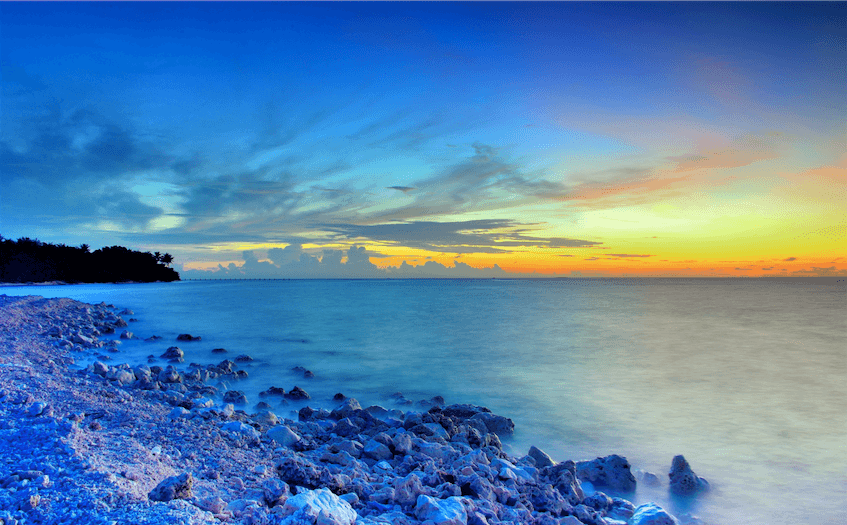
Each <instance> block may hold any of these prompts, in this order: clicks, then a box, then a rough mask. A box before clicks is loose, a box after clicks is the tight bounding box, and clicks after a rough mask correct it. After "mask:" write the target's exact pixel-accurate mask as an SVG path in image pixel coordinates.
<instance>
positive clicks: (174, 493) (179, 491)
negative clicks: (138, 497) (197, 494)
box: [148, 472, 194, 501]
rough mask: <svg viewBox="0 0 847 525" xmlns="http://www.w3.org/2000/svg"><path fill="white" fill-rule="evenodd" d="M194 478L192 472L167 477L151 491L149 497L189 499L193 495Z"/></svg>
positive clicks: (156, 499) (153, 499)
mask: <svg viewBox="0 0 847 525" xmlns="http://www.w3.org/2000/svg"><path fill="white" fill-rule="evenodd" d="M193 484H194V478H193V477H192V476H191V473H190V472H185V473H183V474H180V475H179V476H171V477H169V478H165V479H164V480H162V482H161V483H159V484H158V485H156V488H154V489H153V490H151V491H150V494H149V495H148V497H149V498H150V500H152V501H171V500H174V499H189V498H191V497H192V494H191V486H192V485H193Z"/></svg>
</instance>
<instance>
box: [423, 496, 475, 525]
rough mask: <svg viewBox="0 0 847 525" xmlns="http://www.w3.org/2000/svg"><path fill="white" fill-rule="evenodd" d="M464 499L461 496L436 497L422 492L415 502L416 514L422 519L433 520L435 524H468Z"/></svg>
mask: <svg viewBox="0 0 847 525" xmlns="http://www.w3.org/2000/svg"><path fill="white" fill-rule="evenodd" d="M463 499H464V498H462V497H460V496H451V497H449V498H447V499H435V498H433V497H431V496H425V495H423V494H421V495H420V496H418V501H417V502H416V503H415V516H416V517H417V518H418V519H419V520H421V521H432V522H433V523H434V524H435V525H467V523H468V513H467V511H466V510H465V506H464V504H463V503H462V501H463Z"/></svg>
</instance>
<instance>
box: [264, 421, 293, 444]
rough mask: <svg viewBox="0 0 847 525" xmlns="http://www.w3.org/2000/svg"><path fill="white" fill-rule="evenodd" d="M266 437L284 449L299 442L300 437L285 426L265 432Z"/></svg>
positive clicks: (278, 426)
mask: <svg viewBox="0 0 847 525" xmlns="http://www.w3.org/2000/svg"><path fill="white" fill-rule="evenodd" d="M267 434H268V437H269V438H271V439H273V440H274V441H276V442H277V443H279V444H280V445H282V446H284V447H290V446H291V445H293V444H294V443H297V442H298V441H300V436H298V435H297V434H295V433H294V431H293V430H291V429H290V428H288V427H287V426H285V425H277V426H275V427H273V428H272V429H270V430H268V432H267Z"/></svg>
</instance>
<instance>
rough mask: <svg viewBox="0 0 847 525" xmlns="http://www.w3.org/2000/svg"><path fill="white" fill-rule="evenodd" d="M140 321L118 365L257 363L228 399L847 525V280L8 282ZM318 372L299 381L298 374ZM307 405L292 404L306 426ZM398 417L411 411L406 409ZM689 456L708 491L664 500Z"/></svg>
mask: <svg viewBox="0 0 847 525" xmlns="http://www.w3.org/2000/svg"><path fill="white" fill-rule="evenodd" d="M0 293H5V294H8V295H32V294H36V295H43V296H45V297H72V298H74V299H79V300H82V301H86V302H91V303H99V302H101V301H105V302H107V303H113V304H115V305H116V306H118V307H120V308H131V309H132V310H134V312H135V316H134V317H136V318H138V319H139V321H138V322H136V323H132V324H130V330H132V331H133V332H134V333H135V334H136V335H138V336H140V337H142V338H144V337H148V336H150V335H153V334H158V335H162V336H164V337H165V338H164V339H163V340H162V341H159V342H157V343H145V342H143V341H131V342H128V343H126V344H124V345H123V347H122V348H123V350H122V353H119V354H114V360H113V362H114V363H121V362H124V361H127V362H130V363H138V362H143V361H144V358H145V356H147V355H148V354H154V355H159V354H161V353H162V351H164V349H165V348H167V347H168V346H171V345H173V344H176V343H175V337H176V335H177V334H179V333H186V332H187V333H191V334H193V335H200V336H202V338H203V339H202V341H199V342H192V343H178V345H179V346H180V347H181V348H182V349H183V350H185V351H186V361H187V362H199V363H212V362H218V361H220V360H221V359H223V357H221V356H220V355H213V354H211V349H212V348H216V347H223V348H226V349H228V350H229V353H228V354H227V355H226V356H225V357H227V358H230V359H232V358H234V357H235V356H236V355H238V354H240V353H246V354H249V355H251V356H252V357H253V358H254V359H255V361H254V362H252V363H249V364H246V365H243V366H242V368H244V369H246V370H247V371H248V372H249V373H250V378H249V379H248V380H246V381H243V382H239V383H237V384H232V385H229V386H230V388H236V389H239V390H243V391H245V392H246V393H247V395H248V398H249V400H250V403H251V406H252V404H255V403H256V402H258V401H259V399H260V398H259V397H258V392H259V391H261V390H264V389H266V388H267V387H269V386H271V385H275V386H281V387H283V388H285V389H286V390H288V389H290V388H291V387H292V386H294V385H295V384H296V385H299V386H301V387H302V388H304V389H305V390H307V391H308V392H309V393H310V394H311V395H312V397H313V400H312V401H310V402H309V403H308V404H310V405H311V406H313V407H314V406H327V407H330V408H331V406H332V403H331V401H330V400H329V399H330V398H331V396H332V395H333V394H334V393H336V392H342V393H344V394H345V395H347V396H352V397H355V398H357V399H358V400H359V401H360V402H361V403H362V405H363V406H366V405H368V404H381V405H383V406H386V407H393V406H394V405H393V404H392V403H393V401H392V400H391V398H390V395H391V394H392V393H394V392H398V391H399V392H402V393H403V394H404V395H405V396H406V397H407V398H409V399H412V400H415V401H417V400H421V399H429V398H431V397H432V396H435V395H442V396H444V398H445V399H446V401H447V403H474V404H480V405H484V406H487V407H489V408H491V409H492V411H494V412H495V413H497V414H500V415H504V416H508V417H511V418H512V419H513V420H514V421H515V424H516V434H515V437H514V438H513V439H511V440H509V441H507V442H506V444H507V445H508V447H509V451H510V453H512V454H514V455H523V454H525V453H526V451H527V449H528V448H529V446H530V445H532V444H534V445H536V446H538V447H540V448H541V449H542V450H545V451H546V452H548V453H549V454H551V455H552V456H553V457H554V459H557V460H565V459H575V460H578V459H590V458H593V457H596V456H604V455H608V454H612V453H617V454H621V455H624V456H626V457H627V458H628V459H629V460H630V462H631V463H632V465H633V466H634V467H635V468H638V469H643V470H647V471H651V472H654V473H656V474H658V475H659V476H660V478H662V479H663V481H664V484H663V486H662V487H660V488H656V489H650V488H647V487H644V486H639V489H638V491H637V492H636V494H635V495H629V496H628V497H629V498H630V499H632V500H634V502H635V503H643V502H645V501H656V502H658V503H660V504H661V505H663V506H665V507H666V508H668V509H669V510H670V511H671V512H673V513H676V514H678V515H684V514H692V515H696V516H699V517H700V518H701V519H703V520H704V522H706V523H710V524H722V525H736V524H739V525H740V524H750V523H758V524H765V523H767V524H797V523H833V524H835V523H847V460H845V457H847V343H845V341H847V293H845V284H844V282H843V281H841V282H835V281H834V280H829V281H812V280H807V281H804V282H797V281H794V282H792V281H760V280H740V279H732V280H680V279H667V280H658V279H655V280H618V279H610V280H589V279H585V280H373V281H370V280H361V281H357V280H352V281H347V280H326V281H206V282H181V283H171V284H158V283H157V284H123V285H76V286H43V287H42V286H39V287H6V288H0ZM297 365H300V366H304V367H306V368H307V369H310V370H312V371H313V372H314V373H315V375H316V377H315V378H314V379H303V377H302V375H299V376H298V375H297V374H296V373H295V372H292V371H291V368H292V367H293V366H297ZM303 404H305V403H292V404H290V405H288V406H280V407H278V408H277V410H276V411H277V413H278V415H280V416H284V417H296V416H294V411H296V410H297V409H299V408H300V407H301V406H303ZM404 409H405V408H404ZM676 454H684V455H685V457H686V458H687V459H688V460H689V462H690V463H691V464H692V467H693V468H694V470H695V471H696V472H697V474H698V475H700V476H703V477H705V478H706V479H708V480H709V482H710V483H711V485H712V490H711V491H710V492H709V493H707V494H704V495H701V496H699V497H697V498H693V499H679V498H671V497H669V496H668V493H667V475H666V474H667V471H668V469H669V467H670V463H671V458H672V457H673V456H674V455H676Z"/></svg>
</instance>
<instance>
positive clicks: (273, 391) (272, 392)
mask: <svg viewBox="0 0 847 525" xmlns="http://www.w3.org/2000/svg"><path fill="white" fill-rule="evenodd" d="M284 395H285V390H284V389H282V388H280V387H278V386H272V387H270V388H268V389H267V390H265V391H264V392H259V397H266V396H284Z"/></svg>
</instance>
